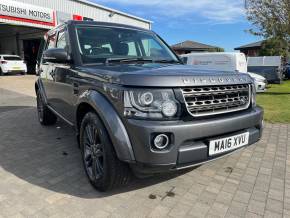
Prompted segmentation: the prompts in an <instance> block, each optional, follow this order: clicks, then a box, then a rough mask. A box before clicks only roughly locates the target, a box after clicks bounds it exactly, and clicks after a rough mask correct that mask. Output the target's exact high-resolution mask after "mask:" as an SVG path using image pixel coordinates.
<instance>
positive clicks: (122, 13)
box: [75, 0, 153, 23]
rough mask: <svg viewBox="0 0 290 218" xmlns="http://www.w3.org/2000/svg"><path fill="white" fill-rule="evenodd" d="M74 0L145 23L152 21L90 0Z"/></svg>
mask: <svg viewBox="0 0 290 218" xmlns="http://www.w3.org/2000/svg"><path fill="white" fill-rule="evenodd" d="M75 1H77V2H81V3H83V4H87V5H90V6H93V7H97V8H100V9H103V10H106V11H110V12H113V13H116V14H120V15H124V16H126V17H130V18H133V19H136V20H140V21H144V22H147V23H153V22H152V21H150V20H146V19H143V18H141V17H137V16H134V15H131V14H127V13H124V12H122V11H118V10H115V9H112V8H109V7H105V6H103V5H99V4H97V3H94V2H92V1H91V0H89V1H88V0H75Z"/></svg>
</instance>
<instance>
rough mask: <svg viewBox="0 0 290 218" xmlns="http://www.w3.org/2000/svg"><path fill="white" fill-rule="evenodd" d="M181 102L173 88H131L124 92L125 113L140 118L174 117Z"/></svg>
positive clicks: (127, 115)
mask: <svg viewBox="0 0 290 218" xmlns="http://www.w3.org/2000/svg"><path fill="white" fill-rule="evenodd" d="M178 110H179V103H178V101H177V100H176V99H175V97H174V93H173V90H138V89H136V90H130V91H125V92H124V115H125V116H126V117H139V118H152V119H161V118H167V119H170V118H174V117H176V116H177V114H178Z"/></svg>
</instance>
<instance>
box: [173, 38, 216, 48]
mask: <svg viewBox="0 0 290 218" xmlns="http://www.w3.org/2000/svg"><path fill="white" fill-rule="evenodd" d="M171 47H172V48H173V49H175V50H195V49H198V50H199V49H213V48H217V47H216V46H212V45H206V44H203V43H199V42H194V41H190V40H187V41H184V42H180V43H178V44H175V45H172V46H171Z"/></svg>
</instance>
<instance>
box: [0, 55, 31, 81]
mask: <svg viewBox="0 0 290 218" xmlns="http://www.w3.org/2000/svg"><path fill="white" fill-rule="evenodd" d="M17 73H21V74H22V75H24V74H26V73H27V66H26V64H25V63H24V61H23V60H22V59H21V57H19V56H17V55H1V54H0V76H2V75H4V74H17Z"/></svg>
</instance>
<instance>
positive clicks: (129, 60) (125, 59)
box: [106, 58, 153, 64]
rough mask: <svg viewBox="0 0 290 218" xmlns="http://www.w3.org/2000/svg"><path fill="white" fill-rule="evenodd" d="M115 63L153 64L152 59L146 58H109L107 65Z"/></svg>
mask: <svg viewBox="0 0 290 218" xmlns="http://www.w3.org/2000/svg"><path fill="white" fill-rule="evenodd" d="M114 62H118V63H136V62H137V63H140V62H141V63H143V62H151V63H152V62H153V60H152V59H144V58H107V59H106V64H109V63H114Z"/></svg>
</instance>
